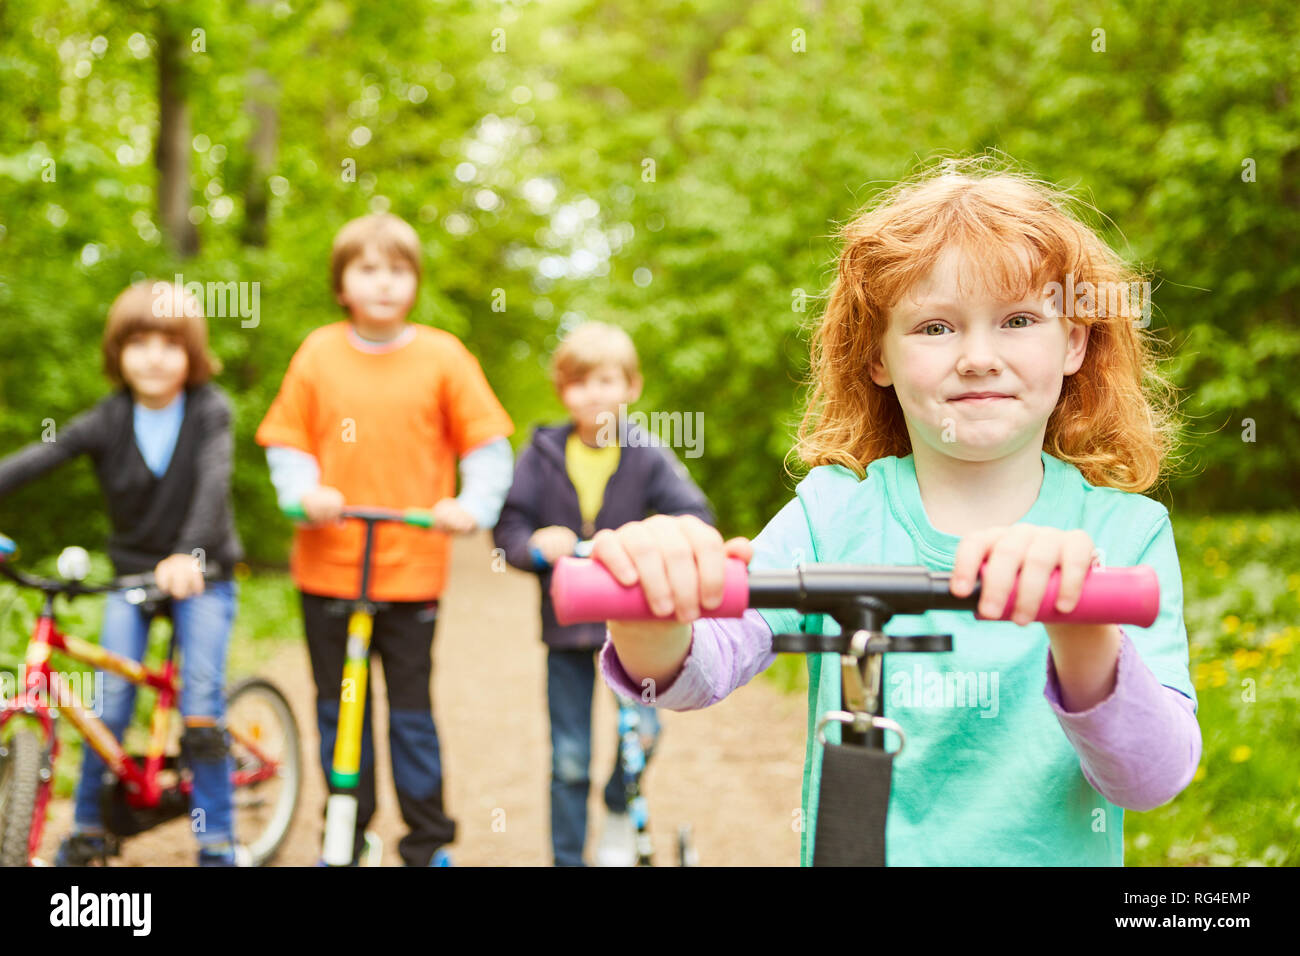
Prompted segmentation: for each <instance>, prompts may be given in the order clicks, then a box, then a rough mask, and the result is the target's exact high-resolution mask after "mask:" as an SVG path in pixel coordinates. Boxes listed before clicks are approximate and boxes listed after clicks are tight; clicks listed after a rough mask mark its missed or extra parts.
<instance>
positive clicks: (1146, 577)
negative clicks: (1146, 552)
mask: <svg viewBox="0 0 1300 956" xmlns="http://www.w3.org/2000/svg"><path fill="white" fill-rule="evenodd" d="M1060 588H1061V569H1060V568H1057V569H1056V570H1055V571H1053V572H1052V573H1051V575H1050V576H1049V577H1048V579H1047V592H1046V593H1045V594H1044V595H1043V603H1042V604H1040V605H1039V607H1038V614H1037V615H1036V616H1035V617H1034V620H1035V621H1038V622H1039V623H1041V624H1132V625H1134V626H1135V627H1150V626H1151V625H1152V624H1154V623H1155V620H1156V615H1158V614H1159V613H1160V582H1159V580H1158V579H1157V578H1156V572H1155V568H1152V567H1149V566H1147V565H1145V564H1139V565H1137V566H1136V567H1131V568H1093V569H1091V570H1090V571H1089V572H1088V576H1087V577H1085V578H1084V579H1083V590H1082V591H1081V592H1080V594H1079V602H1078V603H1077V604H1076V605H1075V607H1074V610H1072V611H1070V613H1069V614H1062V613H1060V612H1059V611H1057V610H1056V597H1057V594H1058V593H1059V592H1060ZM1015 606H1016V588H1015V587H1013V588H1012V589H1011V595H1010V597H1008V598H1007V606H1006V607H1005V608H1004V609H1003V611H1002V614H1001V615H999V616H998V618H997V620H1001V621H1009V620H1010V619H1011V612H1012V611H1013V610H1014V609H1015ZM979 616H980V615H979V614H976V617H979Z"/></svg>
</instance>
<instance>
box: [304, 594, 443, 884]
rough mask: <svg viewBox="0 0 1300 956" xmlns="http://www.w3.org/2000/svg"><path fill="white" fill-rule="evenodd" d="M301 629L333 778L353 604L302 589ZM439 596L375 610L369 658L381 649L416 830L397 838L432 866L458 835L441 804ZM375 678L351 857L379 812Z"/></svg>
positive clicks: (396, 768) (410, 857) (397, 775)
mask: <svg viewBox="0 0 1300 956" xmlns="http://www.w3.org/2000/svg"><path fill="white" fill-rule="evenodd" d="M302 619H303V629H304V630H305V631H306V633H307V649H308V652H309V653H310V654H311V670H312V676H313V677H314V678H315V680H316V722H317V726H318V727H319V729H320V757H321V769H322V770H324V771H325V783H326V786H327V787H329V788H330V792H331V793H337V792H340V791H339V789H338V788H336V787H334V786H332V785H331V784H330V781H329V770H330V766H331V764H332V763H333V762H334V739H335V735H336V731H337V728H338V721H339V696H340V693H341V689H342V684H343V660H344V656H345V653H344V652H345V649H346V644H347V630H348V619H347V607H346V604H345V603H344V602H340V601H338V600H337V599H335V598H326V597H321V596H319V595H315V594H306V593H303V594H302ZM437 619H438V602H437V601H415V602H405V601H393V602H390V603H388V604H386V605H383V606H381V608H380V610H379V611H377V612H376V614H375V621H374V628H373V632H372V635H371V639H370V650H371V658H372V660H373V658H374V653H375V652H376V651H378V653H379V657H380V659H381V660H382V661H383V664H384V681H385V683H386V684H387V686H388V724H389V740H388V745H389V754H390V756H391V758H392V766H393V782H394V784H395V785H396V788H397V803H398V806H399V807H400V808H401V811H402V819H403V820H405V821H406V825H407V826H408V827H410V832H409V833H408V834H407V835H406V836H405V837H403V838H402V840H401V842H399V843H398V852H399V853H400V854H401V856H402V860H403V862H405V863H406V864H407V865H408V866H428V864H429V860H430V859H431V858H432V857H433V854H434V852H435V851H436V850H437V849H438V848H439V847H441V846H443V845H444V844H447V843H451V842H452V841H453V840H454V839H455V838H456V823H455V821H454V820H452V819H451V818H450V817H449V816H447V814H446V812H445V811H444V810H443V806H442V757H441V753H440V749H439V746H438V731H437V728H436V727H434V724H433V709H432V704H431V701H430V699H429V681H430V678H431V676H432V671H433V657H432V651H433V632H434V626H435V624H436V623H437ZM370 683H371V682H370V681H367V682H366V701H365V718H364V720H363V722H362V732H361V778H360V781H359V782H358V785H357V790H356V796H357V830H356V837H355V843H354V850H353V857H354V859H355V858H357V857H358V856H359V855H360V853H361V848H362V846H363V845H364V842H365V829H366V827H367V826H368V825H369V823H370V820H371V818H372V817H373V816H374V814H375V752H374V742H373V740H372V738H371V733H370V711H371V705H370Z"/></svg>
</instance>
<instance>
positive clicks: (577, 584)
mask: <svg viewBox="0 0 1300 956" xmlns="http://www.w3.org/2000/svg"><path fill="white" fill-rule="evenodd" d="M724 575H725V576H724V578H723V593H722V603H721V604H720V605H718V607H717V608H715V609H714V610H712V611H709V612H708V613H707V614H706V615H705V616H706V617H740V616H741V615H742V614H744V613H745V608H746V607H748V606H749V571H748V568H747V567H746V565H745V562H744V561H742V560H740V559H739V558H728V559H727V567H726V571H725V572H724ZM551 603H552V604H553V605H554V607H555V619H556V620H557V621H559V622H560V623H561V624H580V623H582V622H584V621H655V620H665V621H669V620H672V619H673V618H672V617H671V616H670V617H664V618H660V617H658V615H656V614H654V613H652V612H651V610H650V605H649V604H647V603H646V599H645V595H644V594H642V593H641V585H639V584H634V585H632V586H631V587H624V586H623V585H621V584H619V583H618V581H617V580H616V579H615V578H614V576H613V575H612V574H610V573H609V571H608V570H607V569H606V568H605V566H604V565H603V564H600V563H598V562H596V561H593V560H592V559H590V558H560V560H559V561H557V562H556V563H555V571H554V572H553V573H552V574H551Z"/></svg>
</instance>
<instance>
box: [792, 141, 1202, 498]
mask: <svg viewBox="0 0 1300 956" xmlns="http://www.w3.org/2000/svg"><path fill="white" fill-rule="evenodd" d="M1075 202H1076V201H1075V200H1073V199H1072V198H1071V197H1070V196H1069V195H1067V194H1066V193H1064V192H1062V191H1060V190H1058V189H1056V188H1054V187H1051V186H1049V185H1047V184H1044V183H1041V182H1038V181H1036V180H1033V179H1031V178H1029V177H1028V176H1026V175H1024V174H1022V173H1019V172H1017V171H1015V170H1012V169H1009V168H1006V164H1005V163H999V162H998V161H995V160H993V159H991V158H989V157H974V158H970V159H965V160H959V161H958V160H948V161H946V162H945V163H944V164H943V165H942V166H939V167H938V168H934V169H930V170H926V171H922V172H921V173H920V174H918V175H917V176H915V177H914V178H912V179H910V180H908V181H906V182H903V183H900V184H898V185H896V186H895V187H893V188H892V189H889V190H887V191H886V192H885V193H884V194H883V195H881V196H880V197H878V198H877V199H876V200H875V201H874V202H872V203H871V204H870V205H868V206H867V208H865V209H864V210H863V211H862V212H861V213H859V214H858V215H857V216H856V217H855V218H854V219H853V220H852V221H850V222H849V223H848V224H847V225H846V226H844V227H843V229H842V230H841V233H840V237H841V239H842V241H843V248H842V251H841V253H840V257H839V262H838V266H837V275H836V278H835V281H834V283H833V285H832V287H831V290H830V295H829V300H828V302H827V306H826V311H825V313H824V314H823V316H822V318H821V321H820V324H819V325H818V327H817V329H816V331H815V333H814V335H813V339H812V348H811V357H812V362H811V368H810V380H809V383H808V384H809V386H810V391H809V395H808V404H807V408H806V410H805V412H804V415H803V419H802V421H801V422H800V425H799V431H798V442H797V444H796V445H795V447H794V449H793V450H792V454H797V455H798V457H799V458H800V459H801V460H802V461H803V462H804V463H805V464H807V465H809V466H816V465H828V464H839V465H843V466H845V467H846V468H849V469H850V470H852V471H853V472H854V473H855V474H857V475H858V476H859V477H862V476H863V475H864V474H865V471H866V466H867V465H868V464H870V463H871V462H872V461H875V460H876V459H878V458H885V457H889V456H891V455H894V456H899V457H902V456H905V455H908V454H910V453H911V450H912V448H911V440H910V438H909V436H908V432H907V427H906V423H905V421H904V418H903V410H902V408H901V407H900V405H899V403H898V399H897V397H896V395H895V394H894V391H893V390H892V389H887V388H883V387H881V386H878V385H876V384H875V383H874V382H872V381H871V379H870V378H869V376H868V374H867V370H868V369H869V368H870V367H871V366H872V365H873V363H875V362H877V361H879V359H880V356H881V341H882V338H883V336H884V334H885V330H886V327H887V323H888V318H887V316H888V312H889V310H890V309H891V308H893V306H894V305H895V304H896V303H897V302H898V301H899V300H900V299H901V298H902V296H903V295H904V294H906V293H907V292H908V291H909V290H910V289H911V288H912V287H913V286H915V285H916V283H917V282H918V281H920V280H921V279H923V278H924V277H925V276H927V275H928V274H929V273H930V271H931V270H932V269H933V268H934V265H935V263H936V262H937V261H938V259H939V258H940V256H941V254H942V253H943V251H944V250H945V249H947V248H949V247H951V246H952V245H954V244H957V245H958V246H960V247H961V248H962V249H963V250H965V251H967V252H968V253H969V254H970V256H971V257H972V258H973V259H975V260H978V262H979V264H980V266H981V269H982V271H983V278H984V280H985V281H986V283H987V285H988V288H989V290H990V291H991V292H994V293H995V294H998V295H1001V296H1003V297H1005V298H1006V299H1007V300H1016V299H1019V298H1020V297H1022V296H1024V295H1026V294H1027V293H1029V292H1030V291H1031V290H1039V289H1042V288H1046V287H1047V283H1049V282H1061V283H1062V284H1064V283H1065V282H1066V277H1067V276H1070V277H1072V281H1073V283H1074V285H1075V286H1076V287H1077V286H1078V285H1079V284H1081V283H1083V282H1090V283H1093V286H1094V287H1095V288H1123V289H1126V290H1127V289H1131V288H1133V284H1134V282H1135V281H1136V280H1139V279H1141V278H1142V275H1141V273H1139V272H1138V271H1137V270H1135V269H1133V268H1132V267H1130V266H1128V265H1126V264H1125V263H1124V262H1123V261H1122V260H1121V258H1120V257H1119V256H1118V255H1117V254H1116V253H1115V252H1114V251H1113V250H1112V249H1111V248H1110V247H1109V246H1107V245H1106V243H1105V242H1104V241H1103V240H1102V239H1101V238H1100V237H1099V236H1098V235H1097V234H1096V233H1095V232H1094V231H1093V230H1092V229H1091V228H1089V227H1088V226H1086V225H1085V224H1084V223H1083V222H1082V221H1081V220H1080V219H1079V218H1078V217H1077V216H1076V215H1075V214H1074V212H1073V211H1072V206H1073V205H1074V204H1075ZM1103 283H1104V284H1105V285H1103ZM1130 304H1131V303H1128V302H1125V303H1123V305H1122V307H1121V308H1120V309H1119V310H1113V309H1107V308H1106V307H1105V301H1100V303H1099V302H1098V301H1093V302H1092V303H1087V302H1085V303H1084V308H1082V309H1079V310H1076V311H1075V312H1074V314H1073V316H1072V317H1073V318H1074V321H1076V322H1077V323H1079V324H1081V325H1086V326H1087V327H1088V329H1089V332H1088V346H1087V352H1086V354H1085V356H1084V359H1083V364H1082V366H1081V367H1080V368H1079V370H1078V372H1076V373H1075V374H1073V375H1070V376H1067V377H1066V378H1065V379H1064V382H1063V385H1062V388H1061V394H1060V397H1059V399H1058V400H1057V403H1056V407H1055V409H1054V410H1053V411H1052V414H1051V417H1050V418H1049V419H1048V422H1047V431H1046V434H1045V436H1044V440H1043V448H1044V450H1045V451H1046V452H1048V454H1050V455H1052V456H1054V457H1056V458H1059V459H1061V460H1063V461H1068V462H1070V463H1071V464H1073V465H1074V466H1075V467H1077V468H1078V469H1079V471H1080V472H1081V473H1082V474H1083V476H1084V478H1085V479H1087V481H1088V482H1089V483H1090V484H1092V485H1097V486H1101V485H1104V486H1109V487H1113V488H1119V489H1122V490H1124V491H1134V492H1140V491H1145V490H1146V489H1148V488H1150V487H1151V486H1152V485H1153V484H1155V483H1156V481H1157V480H1158V479H1159V477H1160V474H1161V467H1162V463H1163V462H1164V461H1165V459H1166V458H1167V457H1168V456H1169V455H1170V454H1171V452H1172V450H1173V449H1174V448H1175V447H1176V446H1177V442H1178V432H1179V428H1180V424H1179V421H1178V419H1177V416H1176V411H1175V405H1174V401H1173V398H1172V395H1173V391H1174V387H1173V385H1172V384H1171V383H1170V381H1169V380H1168V379H1167V378H1166V377H1165V376H1164V375H1163V374H1162V372H1161V371H1160V369H1159V367H1158V357H1157V355H1156V352H1155V348H1154V345H1153V343H1152V341H1151V340H1150V338H1149V337H1148V336H1147V335H1146V334H1145V333H1143V332H1142V331H1141V330H1140V329H1139V328H1137V327H1136V324H1135V323H1134V322H1133V321H1132V319H1131V317H1130V316H1131V314H1132V313H1131V310H1130V308H1129V307H1128V306H1129V305H1130Z"/></svg>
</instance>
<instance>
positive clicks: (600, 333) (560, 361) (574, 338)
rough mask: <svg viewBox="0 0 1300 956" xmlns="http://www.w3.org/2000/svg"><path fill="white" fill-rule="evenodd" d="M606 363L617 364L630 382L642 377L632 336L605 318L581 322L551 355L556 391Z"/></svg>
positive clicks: (552, 376)
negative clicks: (606, 322) (600, 320)
mask: <svg viewBox="0 0 1300 956" xmlns="http://www.w3.org/2000/svg"><path fill="white" fill-rule="evenodd" d="M606 363H613V364H614V365H617V366H619V368H621V369H622V370H623V374H624V375H626V376H627V380H628V383H629V384H632V385H635V384H636V383H637V382H639V381H640V380H641V368H640V362H639V360H638V359H637V355H636V346H635V345H633V344H632V337H631V336H630V335H628V334H627V333H626V332H624V331H623V330H622V329H620V328H618V327H616V326H613V325H607V324H605V323H604V322H584V323H583V324H582V325H580V326H578V327H577V328H576V329H574V330H573V331H572V332H570V333H569V334H568V335H566V336H565V337H564V341H562V342H561V343H560V346H559V348H557V349H556V350H555V354H554V355H552V356H551V380H552V381H553V382H554V383H555V389H556V391H560V390H562V389H563V388H564V386H566V385H568V384H569V383H570V382H580V381H582V379H584V378H586V377H587V374H588V373H589V372H590V371H591V370H592V369H594V368H598V367H599V366H601V365H604V364H606Z"/></svg>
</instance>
